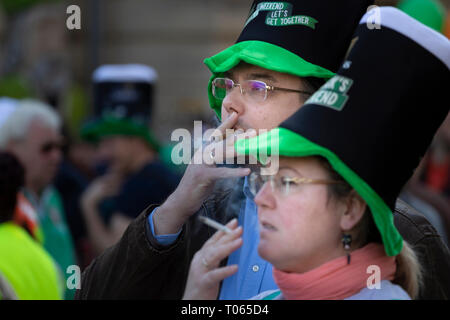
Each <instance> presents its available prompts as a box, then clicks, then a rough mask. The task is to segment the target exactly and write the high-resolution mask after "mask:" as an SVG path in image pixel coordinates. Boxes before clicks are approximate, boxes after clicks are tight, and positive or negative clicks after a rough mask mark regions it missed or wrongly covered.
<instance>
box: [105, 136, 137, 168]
mask: <svg viewBox="0 0 450 320" xmlns="http://www.w3.org/2000/svg"><path fill="white" fill-rule="evenodd" d="M134 139H135V138H133V137H127V136H120V135H117V136H109V137H105V138H102V139H101V141H100V143H99V153H100V157H101V158H102V159H103V160H105V161H106V162H107V163H108V164H109V169H110V171H113V172H117V173H127V172H128V170H129V165H130V162H131V160H132V157H133V146H134Z"/></svg>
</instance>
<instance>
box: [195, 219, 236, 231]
mask: <svg viewBox="0 0 450 320" xmlns="http://www.w3.org/2000/svg"><path fill="white" fill-rule="evenodd" d="M198 219H199V220H200V221H201V222H203V223H204V224H207V225H208V226H210V227H213V228H214V229H217V230H220V231H223V232H225V233H230V232H231V229H230V228H228V227H226V226H224V225H223V224H220V223H218V222H217V221H214V220H212V219H210V218H208V217H204V216H198Z"/></svg>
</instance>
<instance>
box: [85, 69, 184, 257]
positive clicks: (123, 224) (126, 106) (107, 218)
mask: <svg viewBox="0 0 450 320" xmlns="http://www.w3.org/2000/svg"><path fill="white" fill-rule="evenodd" d="M156 77H157V74H156V71H155V70H154V69H153V68H151V67H148V66H145V65H138V64H128V65H104V66H101V67H99V68H97V69H96V71H95V72H94V74H93V80H94V96H95V98H94V104H95V105H94V108H95V110H96V115H97V116H96V117H95V118H94V119H93V120H92V121H91V122H89V123H87V124H86V126H85V127H84V128H83V129H82V137H84V138H85V139H87V140H90V141H96V142H98V153H99V158H100V159H102V161H103V163H104V165H105V167H106V173H105V174H104V175H102V176H100V177H98V178H97V179H95V180H94V181H93V182H92V183H91V184H90V185H89V187H88V188H87V190H86V191H85V192H84V193H83V195H82V198H81V208H82V212H83V214H84V219H85V222H86V227H87V231H88V235H89V239H90V241H91V244H92V246H93V249H94V252H95V253H96V254H99V253H101V252H103V251H104V250H105V249H107V248H108V247H110V246H112V245H114V244H115V243H116V242H117V241H118V240H119V239H120V238H121V236H122V234H123V232H124V231H125V229H126V228H127V227H128V225H129V224H130V222H131V221H133V219H134V218H136V217H137V216H138V215H139V213H140V212H141V211H142V210H143V209H145V207H146V206H147V205H148V203H149V202H152V203H154V202H162V201H164V200H165V199H166V198H167V197H168V196H169V195H170V193H171V192H173V190H174V189H175V188H176V186H177V184H178V182H179V178H178V176H177V175H175V174H174V173H172V172H171V171H170V170H169V169H168V168H167V167H166V166H165V165H163V163H162V162H161V161H160V160H159V158H158V150H159V144H158V142H157V141H156V140H155V138H154V137H153V135H152V134H151V132H150V129H149V128H148V124H149V122H150V116H151V111H152V107H153V95H154V85H155V81H156V79H157V78H156Z"/></svg>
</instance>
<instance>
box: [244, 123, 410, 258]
mask: <svg viewBox="0 0 450 320" xmlns="http://www.w3.org/2000/svg"><path fill="white" fill-rule="evenodd" d="M272 146H278V148H279V150H278V154H279V155H280V156H286V157H307V156H322V157H324V158H326V159H327V160H328V161H329V163H330V165H331V166H332V167H333V168H334V170H336V172H338V173H339V174H340V175H341V176H342V177H343V178H344V179H345V180H346V181H347V182H348V183H349V184H350V185H351V186H352V187H353V188H355V190H356V191H357V192H358V194H359V195H360V196H361V198H363V199H364V200H365V201H366V203H367V205H368V206H369V208H370V210H371V212H372V217H373V219H374V222H375V225H376V226H377V228H378V231H379V232H380V235H381V238H382V241H383V244H384V249H385V251H386V254H387V255H388V256H396V255H398V254H399V253H400V251H401V250H402V247H403V239H402V237H401V235H400V233H399V232H398V230H397V229H396V228H395V225H394V218H393V214H392V210H391V209H390V208H389V206H388V205H387V204H386V203H385V202H384V201H383V199H382V198H381V197H380V196H379V195H378V194H377V193H376V192H375V191H374V190H373V189H372V188H371V187H370V186H369V185H368V184H367V183H366V182H365V181H364V180H363V179H361V178H360V177H359V176H358V175H357V174H356V173H355V172H354V171H353V170H352V169H350V168H349V167H348V166H347V165H346V164H345V163H344V162H342V161H341V159H339V157H338V156H337V155H336V154H335V153H333V152H332V151H330V150H329V149H326V148H324V147H321V146H319V145H317V144H315V143H314V142H312V141H310V140H308V139H306V138H304V137H302V136H301V135H299V134H297V133H294V132H292V131H290V130H288V129H285V128H276V129H273V130H272V131H269V132H266V133H263V134H261V135H259V136H257V137H255V138H251V139H242V140H238V141H237V142H236V144H235V149H236V151H237V153H239V154H246V155H254V156H256V157H257V158H258V159H259V160H262V161H261V162H262V163H263V164H264V162H265V160H264V159H263V158H262V157H259V154H263V155H268V156H270V155H271V152H272ZM274 153H276V150H275V151H274Z"/></svg>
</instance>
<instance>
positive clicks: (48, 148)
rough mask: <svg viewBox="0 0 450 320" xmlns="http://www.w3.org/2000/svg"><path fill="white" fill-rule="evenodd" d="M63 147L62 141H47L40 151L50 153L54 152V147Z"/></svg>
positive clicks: (59, 148)
mask: <svg viewBox="0 0 450 320" xmlns="http://www.w3.org/2000/svg"><path fill="white" fill-rule="evenodd" d="M62 148H63V143H62V142H52V141H50V142H46V143H44V144H43V145H42V146H41V148H40V151H41V153H42V154H48V153H50V152H52V151H53V150H54V149H58V150H61V149H62Z"/></svg>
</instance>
